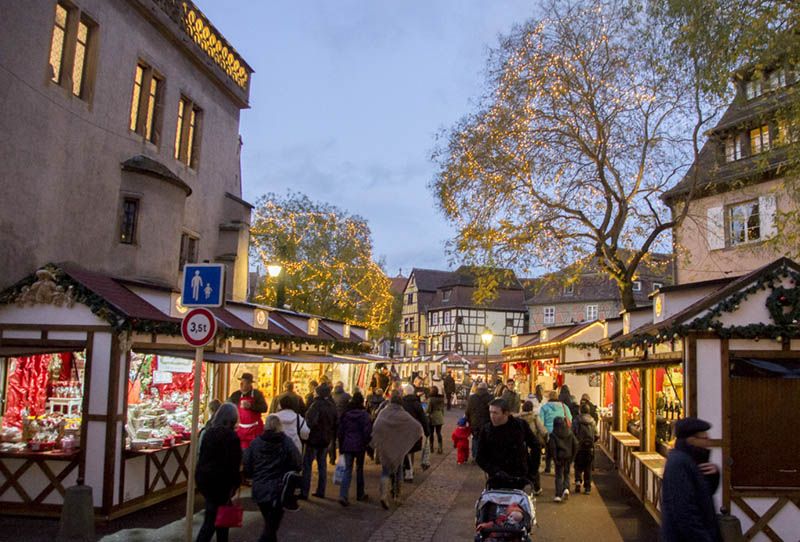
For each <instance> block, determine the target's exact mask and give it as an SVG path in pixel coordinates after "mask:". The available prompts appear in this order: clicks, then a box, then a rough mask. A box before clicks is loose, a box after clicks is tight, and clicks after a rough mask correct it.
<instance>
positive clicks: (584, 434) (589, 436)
mask: <svg viewBox="0 0 800 542" xmlns="http://www.w3.org/2000/svg"><path fill="white" fill-rule="evenodd" d="M575 436H576V437H578V449H580V450H593V449H594V431H593V429H592V427H591V426H590V425H589V424H588V423H583V422H579V423H578V426H577V431H576V434H575Z"/></svg>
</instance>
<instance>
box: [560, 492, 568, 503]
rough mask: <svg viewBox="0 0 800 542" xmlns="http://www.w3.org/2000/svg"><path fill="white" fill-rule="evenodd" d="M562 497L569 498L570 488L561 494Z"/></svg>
mask: <svg viewBox="0 0 800 542" xmlns="http://www.w3.org/2000/svg"><path fill="white" fill-rule="evenodd" d="M561 498H562V499H564V500H565V501H566V500H567V499H569V489H565V490H564V493H562V494H561Z"/></svg>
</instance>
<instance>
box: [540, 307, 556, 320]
mask: <svg viewBox="0 0 800 542" xmlns="http://www.w3.org/2000/svg"><path fill="white" fill-rule="evenodd" d="M548 311H552V313H553V314H551V315H550V316H549V317H548V315H547V313H548ZM542 323H543V324H555V323H556V308H555V307H554V306H549V307H543V308H542Z"/></svg>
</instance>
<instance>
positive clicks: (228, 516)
mask: <svg viewBox="0 0 800 542" xmlns="http://www.w3.org/2000/svg"><path fill="white" fill-rule="evenodd" d="M243 514H244V510H242V505H240V504H239V503H238V501H237V502H233V501H231V502H230V503H229V504H223V505H222V506H220V507H219V508H217V517H216V519H215V520H214V527H218V528H222V527H229V528H230V527H241V526H242V515H243Z"/></svg>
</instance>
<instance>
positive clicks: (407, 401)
mask: <svg viewBox="0 0 800 542" xmlns="http://www.w3.org/2000/svg"><path fill="white" fill-rule="evenodd" d="M403 408H404V409H405V411H406V412H408V413H409V414H411V415H412V416H413V417H414V419H415V420H417V421H418V422H419V424H420V425H421V426H422V430H423V431H424V432H425V436H426V437H427V436H428V435H430V433H431V429H430V425H429V423H428V416H427V415H426V414H425V410H423V408H422V402H420V400H419V397H417V396H416V395H404V396H403Z"/></svg>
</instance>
